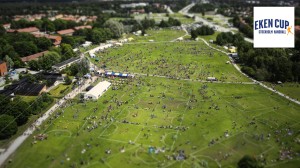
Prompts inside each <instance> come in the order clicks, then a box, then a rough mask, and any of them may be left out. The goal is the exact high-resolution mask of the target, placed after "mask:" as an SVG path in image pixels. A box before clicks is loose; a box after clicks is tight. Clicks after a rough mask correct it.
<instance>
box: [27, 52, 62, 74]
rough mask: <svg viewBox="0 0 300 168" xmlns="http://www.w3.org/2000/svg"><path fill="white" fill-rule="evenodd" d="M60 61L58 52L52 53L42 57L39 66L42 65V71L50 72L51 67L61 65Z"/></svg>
mask: <svg viewBox="0 0 300 168" xmlns="http://www.w3.org/2000/svg"><path fill="white" fill-rule="evenodd" d="M60 60H61V57H60V55H59V54H58V53H57V52H53V51H50V52H48V53H46V54H45V55H44V56H42V57H40V59H39V60H38V64H39V65H40V68H41V69H44V70H50V69H51V67H52V66H53V65H55V64H57V63H59V62H60ZM32 64H34V63H32Z"/></svg>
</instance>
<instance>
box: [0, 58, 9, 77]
mask: <svg viewBox="0 0 300 168" xmlns="http://www.w3.org/2000/svg"><path fill="white" fill-rule="evenodd" d="M6 73H7V66H6V62H3V61H0V76H4V75H6Z"/></svg>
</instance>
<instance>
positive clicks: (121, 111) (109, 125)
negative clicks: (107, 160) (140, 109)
mask: <svg viewBox="0 0 300 168" xmlns="http://www.w3.org/2000/svg"><path fill="white" fill-rule="evenodd" d="M135 96H136V95H134V96H133V97H132V98H131V100H133V99H134V98H135ZM125 108H128V107H126V106H125V107H124V108H123V109H122V110H121V112H120V113H117V115H116V116H114V118H115V119H117V117H118V116H119V115H120V114H122V113H123V111H124V110H125ZM112 123H113V122H110V123H109V125H108V126H107V127H105V129H104V130H103V131H102V133H101V134H100V135H99V136H98V137H101V136H102V135H103V134H104V133H105V131H106V130H107V128H108V127H110V125H111V124H112Z"/></svg>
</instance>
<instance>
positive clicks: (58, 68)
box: [52, 57, 81, 71]
mask: <svg viewBox="0 0 300 168" xmlns="http://www.w3.org/2000/svg"><path fill="white" fill-rule="evenodd" d="M80 60H81V58H80V57H73V58H70V59H68V60H65V61H63V62H61V63H58V64H56V65H53V66H52V69H53V70H54V71H61V70H63V69H65V68H67V67H69V66H71V65H72V64H74V63H77V62H79V61H80Z"/></svg>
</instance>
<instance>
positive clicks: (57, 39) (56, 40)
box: [33, 33, 62, 46]
mask: <svg viewBox="0 0 300 168" xmlns="http://www.w3.org/2000/svg"><path fill="white" fill-rule="evenodd" d="M33 35H34V36H35V37H37V38H41V37H45V38H47V39H49V40H51V42H52V43H53V45H55V46H58V45H60V43H61V40H62V38H61V36H54V35H49V34H43V33H33Z"/></svg>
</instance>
